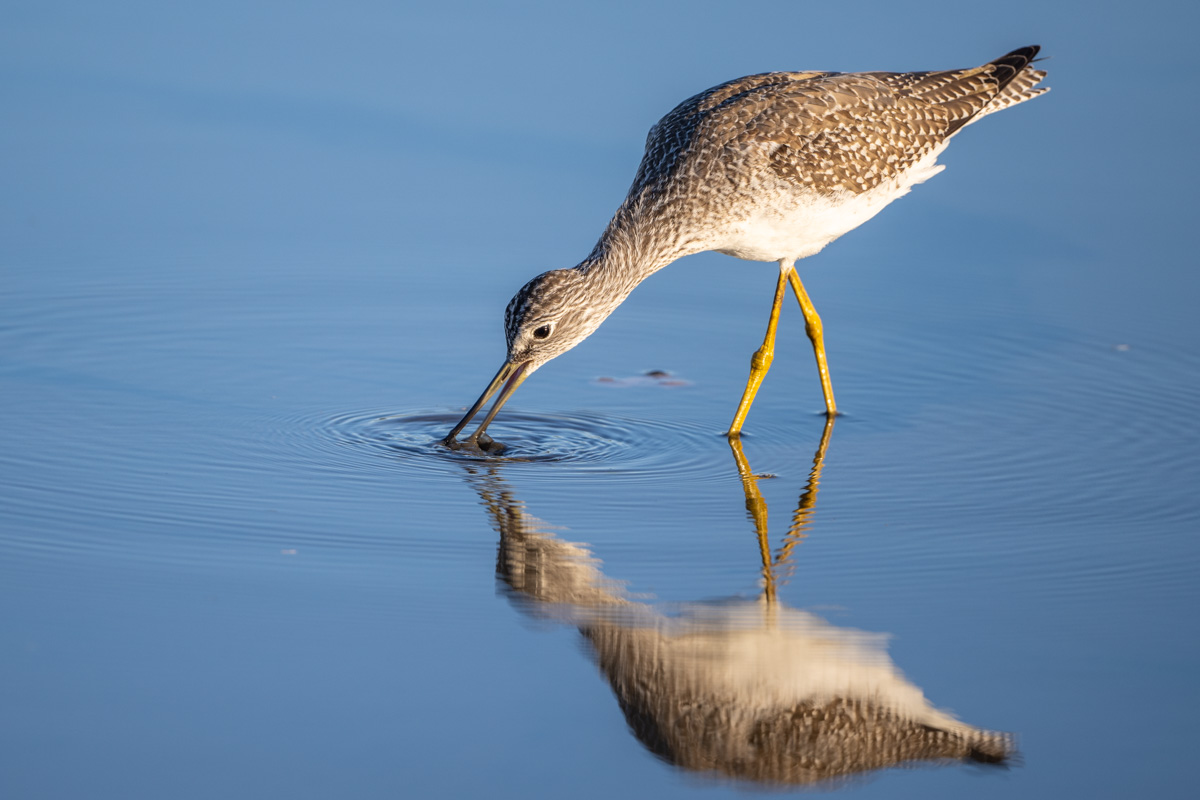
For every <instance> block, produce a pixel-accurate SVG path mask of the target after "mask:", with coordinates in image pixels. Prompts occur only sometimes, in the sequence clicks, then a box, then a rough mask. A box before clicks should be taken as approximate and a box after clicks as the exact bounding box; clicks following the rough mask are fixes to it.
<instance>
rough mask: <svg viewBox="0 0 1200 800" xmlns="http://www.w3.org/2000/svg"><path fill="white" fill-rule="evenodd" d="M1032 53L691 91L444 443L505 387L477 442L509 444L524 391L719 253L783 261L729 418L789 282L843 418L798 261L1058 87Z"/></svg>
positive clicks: (764, 358)
mask: <svg viewBox="0 0 1200 800" xmlns="http://www.w3.org/2000/svg"><path fill="white" fill-rule="evenodd" d="M1038 50H1039V48H1038V47H1037V46H1036V45H1035V46H1031V47H1022V48H1020V49H1019V50H1014V51H1012V52H1011V53H1009V54H1007V55H1005V56H1002V57H1000V58H998V59H996V60H995V61H990V62H988V63H987V64H984V65H983V66H980V67H974V68H972V69H961V70H949V71H943V72H902V73H894V72H857V73H838V72H768V73H764V74H761V75H750V76H748V77H745V78H738V79H737V80H733V81H729V82H728V83H723V84H721V85H720V86H716V87H714V88H712V89H709V90H707V91H705V92H701V93H700V94H698V95H696V96H695V97H692V98H689V99H688V100H685V101H683V102H682V103H680V104H679V105H678V106H676V107H675V109H674V110H673V111H671V113H669V114H667V115H666V116H665V117H663V118H662V119H661V120H660V121H659V122H658V123H657V124H656V125H655V126H654V127H652V128H651V129H650V133H649V135H648V136H647V137H646V151H645V154H644V155H643V157H642V163H641V165H640V166H639V167H638V171H637V175H636V176H635V177H634V179H633V185H632V186H631V187H630V189H629V194H628V195H627V196H626V198H625V201H624V202H623V203H622V204H621V207H620V208H618V209H617V212H616V214H614V215H613V218H612V221H610V222H609V224H608V227H607V228H606V229H605V231H604V233H603V235H602V236H601V237H600V241H599V242H597V243H596V246H595V248H593V250H592V252H591V253H590V254H589V255H588V257H587V258H585V259H584V260H583V261H582V262H580V263H579V264H578V265H577V266H575V267H571V268H569V269H557V270H551V271H549V272H544V273H542V274H541V275H538V276H537V277H536V278H534V279H533V280H531V281H529V282H528V283H526V284H525V285H524V286H523V287H521V289H520V291H518V292H517V293H516V295H515V296H514V297H513V299H512V300H511V301H510V302H509V304H508V308H507V309H506V310H505V313H504V332H505V338H506V340H507V345H508V356H507V358H506V359H505V361H504V365H503V366H502V367H501V368H500V371H499V372H497V373H496V376H495V377H494V378H492V381H491V383H489V384H488V387H487V389H485V390H484V392H483V394H481V395H480V396H479V399H478V400H477V401H476V402H475V404H474V405H473V406H471V408H470V409H469V410H468V411H467V413H466V414H465V415H464V416H463V418H462V420H461V421H460V422H459V423H458V424H457V425H455V426H454V429H453V430H452V431H450V433H449V434H448V435H447V436H446V438H445V439H444V440H443V442H444V443H445V444H446V445H447V446H449V447H452V448H455V449H457V448H458V447H459V446H460V443H459V442H458V440H457V438H456V437H457V436H458V434H459V432H460V431H462V429H463V428H465V427H466V426H467V425H468V424H469V423H470V421H471V420H472V419H473V418H474V417H475V415H476V414H477V413H478V412H479V409H480V408H482V407H483V405H484V404H485V403H486V402H487V401H488V399H489V398H490V397H491V396H492V395H493V394H495V393H496V391H497V389H500V387H501V386H503V389H502V390H501V391H500V394H499V396H498V397H497V398H496V402H495V404H494V405H493V406H492V408H491V410H490V411H489V412H488V414H487V416H486V417H485V418H484V421H483V423H482V424H481V425H480V426H479V428H478V429H476V431H475V432H474V433H473V434H471V436H470V437H468V438H467V440H466V444H468V445H472V446H477V447H479V448H480V449H482V450H484V451H490V450H499V449H500V448H501V446H500V445H499V444H498V443H495V442H493V440H492V439H491V438H490V437H488V436H487V435H486V433H485V432H484V431H485V430H486V429H487V426H488V425H489V424H490V423H491V421H492V419H493V418H494V417H495V416H496V412H498V411H499V410H500V408H501V406H503V405H504V403H505V402H506V401H507V400H508V398H509V397H511V396H512V393H513V392H514V391H516V389H517V387H518V386H520V385H521V383H522V382H523V381H524V380H525V379H526V378H528V377H529V376H530V375H532V374H533V372H534V371H535V370H537V369H538V368H539V367H541V366H542V365H543V364H545V363H546V362H547V361H549V360H550V359H552V358H554V357H555V356H559V355H562V354H563V353H565V352H566V351H568V350H570V349H571V348H572V347H574V346H575V345H577V344H579V343H580V342H581V341H583V340H584V339H586V338H587V337H588V336H590V335H591V334H592V332H594V331H595V330H596V329H597V328H598V327H599V326H600V323H602V322H603V321H604V320H605V319H606V318H607V317H608V315H609V314H611V313H612V312H613V311H614V310H615V309H616V308H617V306H619V305H620V304H621V303H622V302H623V301H624V300H625V298H626V297H628V296H629V294H630V293H631V292H632V291H633V290H634V289H635V288H636V287H637V285H638V284H640V283H641V282H642V281H643V280H645V279H646V278H647V277H648V276H649V275H651V274H653V273H655V272H657V271H658V270H660V269H662V268H663V267H665V266H667V265H668V264H670V263H671V262H673V261H675V260H677V259H679V258H682V257H683V256H686V255H690V254H692V253H699V252H703V251H706V250H716V251H717V252H720V253H725V254H727V255H731V256H736V257H738V258H743V259H747V260H750V261H774V262H778V264H779V279H778V281H777V283H776V286H775V297H774V300H773V302H772V305H771V315H770V318H769V320H768V322H767V333H766V336H765V337H764V339H763V344H762V346H761V347H760V348H759V349H758V350H756V351H755V353H754V355H753V356H752V357H751V361H750V377H749V379H748V380H747V382H746V389H745V391H744V392H743V393H742V399H741V402H740V403H739V404H738V408H737V412H736V413H735V414H734V418H733V422H732V424H731V425H730V426H729V431H728V434H727V435H729V436H730V437H737V436H738V435H739V434H740V433H741V429H742V424H743V423H744V422H745V419H746V414H747V413H748V412H749V411H750V406H751V404H752V403H753V402H754V396H755V394H756V393H757V392H758V387H759V386H760V385H761V384H762V380H763V378H764V377H765V376H766V374H767V370H768V369H769V368H770V366H771V361H772V360H773V358H774V351H775V329H776V326H777V324H778V321H779V311H780V308H781V306H782V304H783V297H784V294H785V292H786V289H787V286H788V285H789V284H790V285H791V287H792V290H793V292H794V293H795V295H796V298H797V299H798V300H799V301H800V308H801V310H802V311H803V313H804V321H805V330H806V332H807V333H808V337H809V339H810V340H811V341H812V346H813V352H814V354H815V355H816V360H817V371H818V373H819V375H820V379H821V390H822V393H823V394H824V398H825V411H826V413H827V414H828V415H829V416H834V415H836V414H837V405H836V404H835V403H834V399H833V386H832V384H831V383H830V380H829V368H828V365H827V363H826V358H825V343H824V334H823V330H822V326H821V318H820V316H819V315H818V314H817V311H816V309H815V308H814V307H813V304H812V301H811V300H810V299H809V297H808V293H807V291H805V289H804V284H803V283H801V281H800V276H799V275H797V273H796V268H795V264H796V261H797V260H798V259H801V258H806V257H808V256H811V255H813V254H815V253H817V252H818V251H820V250H821V249H822V248H823V247H825V245H827V244H829V243H830V242H832V241H833V240H834V239H836V238H838V237H839V236H841V235H842V234H844V233H846V232H848V231H850V230H852V229H854V228H857V227H858V226H859V225H861V224H862V223H864V222H866V221H867V220H868V219H870V218H871V217H873V216H875V215H876V214H878V213H879V212H880V211H881V210H882V209H883V207H884V206H886V205H887V204H888V203H890V202H892V201H893V200H895V199H896V198H898V197H901V196H902V195H904V194H907V193H908V191H909V189H911V188H912V186H913V185H914V184H917V183H921V182H923V181H926V180H928V179H929V178H931V177H933V176H934V175H936V174H937V173H939V172H941V171H942V169H943V168H944V167H942V166H940V165H938V163H937V158H938V155H939V154H940V153H941V152H942V150H944V149H945V148H946V145H947V144H948V143H949V141H950V139H951V137H953V136H954V135H955V134H956V133H958V132H959V131H960V130H961V129H962V128H963V127H965V126H966V125H969V124H970V123H972V122H974V121H975V120H977V119H979V118H980V117H984V116H986V115H988V114H991V113H992V112H994V111H1000V110H1002V109H1005V108H1008V107H1009V106H1013V105H1016V104H1017V103H1021V102H1024V101H1026V100H1029V99H1031V98H1033V97H1036V96H1037V95H1039V94H1041V93H1043V92H1045V91H1047V90H1046V89H1044V88H1038V83H1039V82H1040V81H1041V80H1042V79H1043V78H1045V77H1046V73H1045V72H1044V71H1042V70H1039V69H1036V68H1034V67H1033V66H1032V62H1033V60H1034V57H1035V56H1036V55H1037V53H1038Z"/></svg>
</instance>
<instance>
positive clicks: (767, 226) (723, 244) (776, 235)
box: [709, 145, 945, 261]
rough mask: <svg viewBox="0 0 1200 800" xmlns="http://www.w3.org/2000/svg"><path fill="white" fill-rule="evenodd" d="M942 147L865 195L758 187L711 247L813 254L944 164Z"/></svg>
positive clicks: (783, 255) (752, 254)
mask: <svg viewBox="0 0 1200 800" xmlns="http://www.w3.org/2000/svg"><path fill="white" fill-rule="evenodd" d="M942 149H944V145H943V147H941V148H938V149H937V150H935V151H934V152H932V153H930V154H929V155H927V156H926V157H925V158H924V159H922V160H921V161H919V162H917V163H916V164H914V165H913V167H912V168H911V169H909V170H907V171H905V172H904V173H903V174H902V175H899V176H897V177H896V179H895V180H892V181H887V182H884V183H881V184H880V185H878V186H876V187H875V188H874V189H871V190H870V191H867V192H863V193H862V194H853V193H851V192H842V193H839V194H837V195H832V196H821V195H816V194H803V195H800V194H796V193H795V192H793V191H788V190H781V188H780V187H779V186H778V184H776V185H775V186H760V187H756V188H755V190H754V200H753V201H752V202H750V203H749V204H748V205H747V207H746V208H745V213H744V214H739V215H736V216H735V217H734V218H731V219H730V220H729V222H728V224H727V225H723V226H722V229H721V230H720V231H719V233H717V235H716V237H715V239H716V241H715V243H714V246H712V247H710V248H709V249H711V250H716V251H717V252H719V253H725V254H726V255H731V256H736V257H737V258H744V259H748V260H750V261H781V260H784V259H800V258H806V257H808V256H811V255H813V254H814V253H817V252H818V251H820V250H821V248H823V247H824V246H825V245H827V244H829V243H830V242H832V241H833V240H834V239H836V238H838V237H839V236H841V235H842V234H844V233H847V232H848V231H852V230H854V229H855V228H857V227H858V226H859V225H862V224H863V223H864V222H866V221H867V220H869V219H870V218H871V217H873V216H875V215H876V214H878V213H879V212H880V211H882V210H883V208H884V206H886V205H887V204H888V203H890V202H892V201H893V200H895V199H896V198H898V197H903V196H904V195H906V194H908V191H909V189H911V188H912V187H913V186H914V185H915V184H918V183H921V182H923V181H926V180H928V179H929V178H932V177H933V176H934V175H936V174H938V173H939V172H941V171H942V170H943V169H945V167H943V166H941V165H940V164H938V163H937V157H938V155H939V154H940V153H941V151H942Z"/></svg>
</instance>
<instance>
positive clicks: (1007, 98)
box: [965, 44, 1050, 124]
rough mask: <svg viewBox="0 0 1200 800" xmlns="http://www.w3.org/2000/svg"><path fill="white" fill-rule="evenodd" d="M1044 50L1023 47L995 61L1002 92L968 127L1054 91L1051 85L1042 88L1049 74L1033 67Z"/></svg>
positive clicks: (968, 121)
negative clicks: (988, 116)
mask: <svg viewBox="0 0 1200 800" xmlns="http://www.w3.org/2000/svg"><path fill="white" fill-rule="evenodd" d="M1039 50H1041V48H1040V47H1039V46H1038V45H1036V44H1035V45H1030V46H1029V47H1022V48H1021V49H1019V50H1013V51H1012V52H1011V53H1008V54H1007V55H1004V56H1001V57H1000V58H997V59H996V60H995V61H992V62H991V66H993V67H995V72H993V73H992V74H993V76H994V77H995V78H996V79H997V81H998V82H999V84H1000V91H998V92H997V93H996V96H995V97H993V98H992V101H991V102H990V103H988V104H987V105H986V106H984V107H983V109H982V110H981V111H980V112H979V113H978V114H976V115H975V116H973V117H971V119H969V120H967V122H966V123H965V124H970V123H972V122H974V121H975V120H977V119H979V118H980V117H986V116H987V115H988V114H992V113H994V112H996V111H1003V110H1004V109H1006V108H1008V107H1009V106H1015V105H1016V104H1017V103H1024V102H1025V101H1026V100H1032V99H1033V98H1035V97H1037V96H1038V95H1039V94H1045V93H1046V92H1048V91H1050V88H1049V87H1048V86H1043V87H1040V88H1039V87H1038V84H1039V83H1041V82H1042V79H1043V78H1045V77H1046V71H1045V70H1043V69H1036V68H1035V67H1034V66H1033V62H1034V60H1035V59H1034V57H1035V56H1036V55H1037V54H1038V51H1039Z"/></svg>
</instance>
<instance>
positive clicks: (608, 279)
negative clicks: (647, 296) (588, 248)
mask: <svg viewBox="0 0 1200 800" xmlns="http://www.w3.org/2000/svg"><path fill="white" fill-rule="evenodd" d="M674 227H675V226H671V225H664V224H662V221H661V220H659V219H658V218H657V215H650V214H645V213H641V210H640V209H639V208H638V207H637V206H636V205H631V204H630V203H629V202H628V201H627V202H626V204H625V205H623V206H621V208H620V209H618V210H617V213H616V214H615V215H614V216H613V218H612V221H611V222H609V223H608V227H607V228H605V230H604V234H603V235H602V236H601V237H600V241H598V242H596V246H595V247H594V248H593V249H592V252H591V254H589V255H588V257H587V258H586V259H584V261H583V263H581V264H580V265H579V266H578V267H577V269H579V271H580V272H583V273H584V274H586V275H587V276H588V277H589V278H590V279H593V280H597V281H599V282H601V283H604V284H605V285H606V287H607V289H608V292H606V293H607V294H610V295H611V296H614V297H616V296H619V299H617V303H616V304H617V305H619V304H620V302H621V301H623V300H624V299H625V298H626V297H628V296H629V294H630V292H632V291H633V290H634V289H635V288H637V285H638V284H640V283H641V282H642V281H644V280H645V279H646V278H648V277H650V276H651V275H653V274H654V273H655V272H658V271H659V270H660V269H662V268H663V267H665V266H667V265H668V264H670V263H671V262H672V261H675V260H676V259H678V258H680V257H682V256H685V255H688V253H689V252H694V251H692V250H689V249H688V247H687V245H686V244H685V243H684V242H682V241H680V239H679V237H676V236H673V235H672V233H671V231H672V230H673V229H674ZM614 307H615V306H614Z"/></svg>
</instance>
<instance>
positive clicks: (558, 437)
mask: <svg viewBox="0 0 1200 800" xmlns="http://www.w3.org/2000/svg"><path fill="white" fill-rule="evenodd" d="M461 416H462V412H461V411H449V410H442V411H439V410H428V409H424V410H413V411H404V412H399V413H397V412H386V411H349V412H341V413H336V414H333V415H329V414H323V415H322V414H312V415H308V416H303V417H300V418H291V419H287V420H282V421H281V425H280V427H279V429H278V430H277V437H278V438H279V439H280V440H281V442H282V444H283V445H284V446H285V447H287V448H289V449H291V448H296V449H300V450H304V451H307V452H308V454H309V456H310V457H311V459H312V461H313V462H314V463H320V464H325V465H328V466H331V467H333V468H336V469H338V470H340V471H346V470H350V471H363V472H366V473H372V472H375V471H377V470H379V469H381V468H383V469H385V470H387V471H388V472H392V471H393V470H399V471H401V472H405V473H411V474H413V475H419V476H420V477H423V478H428V477H430V475H431V470H432V471H433V472H440V473H443V474H450V475H454V476H461V475H462V468H463V467H464V466H471V465H480V464H505V465H511V466H508V467H507V468H508V469H519V468H520V465H522V464H539V465H553V467H554V469H540V470H530V471H529V472H528V475H529V476H530V477H536V476H538V475H545V476H546V478H547V479H548V480H555V481H561V480H562V479H563V478H564V477H570V476H572V475H579V476H582V475H596V474H603V475H605V476H606V477H611V479H615V480H621V479H625V480H642V479H645V478H646V477H647V476H650V475H655V474H663V473H669V476H670V479H671V480H679V479H680V478H681V477H686V478H687V479H689V480H695V479H700V480H722V479H726V478H727V477H728V476H727V472H728V470H727V469H726V467H727V463H726V461H727V459H728V448H727V446H726V444H725V439H724V437H723V436H722V435H721V434H720V432H719V431H716V430H709V429H706V428H704V427H702V426H700V425H695V424H690V423H687V422H680V421H678V420H661V419H655V420H649V419H630V418H623V417H615V416H610V415H603V414H593V413H588V412H578V413H574V414H553V413H531V412H522V411H512V412H508V413H505V414H503V415H502V416H501V417H500V418H498V419H497V422H496V423H495V425H494V426H493V428H492V430H491V431H490V432H492V433H493V434H495V436H496V437H497V439H498V440H499V441H502V442H503V443H504V444H505V446H506V449H505V450H504V452H503V453H502V454H501V455H486V454H483V453H479V452H477V451H470V450H466V449H463V450H451V449H449V448H448V447H445V446H444V445H442V444H441V441H442V439H443V438H444V437H445V435H446V432H447V431H448V430H450V428H451V427H453V426H454V424H455V423H456V422H458V420H459V419H460V418H461Z"/></svg>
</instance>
